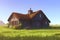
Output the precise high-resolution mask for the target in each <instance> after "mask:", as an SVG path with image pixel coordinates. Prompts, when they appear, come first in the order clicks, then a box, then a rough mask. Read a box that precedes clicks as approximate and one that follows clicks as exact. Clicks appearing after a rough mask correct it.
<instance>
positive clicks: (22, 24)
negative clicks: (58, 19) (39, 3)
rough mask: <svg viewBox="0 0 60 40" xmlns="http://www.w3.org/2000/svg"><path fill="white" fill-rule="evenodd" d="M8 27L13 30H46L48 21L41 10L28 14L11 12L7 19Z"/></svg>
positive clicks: (29, 11) (31, 11)
mask: <svg viewBox="0 0 60 40" xmlns="http://www.w3.org/2000/svg"><path fill="white" fill-rule="evenodd" d="M8 22H9V25H8V26H9V27H10V28H12V27H15V28H23V29H24V28H26V29H32V28H46V27H49V23H50V20H49V19H48V18H47V17H46V15H45V14H44V13H43V11H42V10H38V11H35V12H33V10H31V9H30V10H28V14H22V13H17V12H13V13H12V14H11V15H10V17H9V18H8Z"/></svg>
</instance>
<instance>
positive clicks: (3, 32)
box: [0, 26, 60, 38]
mask: <svg viewBox="0 0 60 40" xmlns="http://www.w3.org/2000/svg"><path fill="white" fill-rule="evenodd" d="M2 36H3V37H4V38H5V37H9V38H15V37H23V38H24V37H40V38H41V37H43V38H44V37H56V36H57V37H60V29H34V30H27V29H21V30H17V29H12V28H8V27H3V26H0V37H2ZM3 37H2V38H3Z"/></svg>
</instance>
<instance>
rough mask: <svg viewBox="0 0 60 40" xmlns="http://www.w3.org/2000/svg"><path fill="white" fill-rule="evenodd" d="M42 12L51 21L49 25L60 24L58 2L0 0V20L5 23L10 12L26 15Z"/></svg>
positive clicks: (49, 0)
mask: <svg viewBox="0 0 60 40" xmlns="http://www.w3.org/2000/svg"><path fill="white" fill-rule="evenodd" d="M30 8H32V10H33V11H37V10H42V11H43V12H44V13H45V15H46V16H47V17H48V18H49V20H50V21H51V24H60V0H0V20H2V21H3V22H5V23H7V22H8V21H7V20H8V18H9V16H10V15H11V13H12V12H19V13H24V14H27V11H28V10H29V9H30Z"/></svg>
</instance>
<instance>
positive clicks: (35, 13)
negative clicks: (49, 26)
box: [8, 10, 50, 22]
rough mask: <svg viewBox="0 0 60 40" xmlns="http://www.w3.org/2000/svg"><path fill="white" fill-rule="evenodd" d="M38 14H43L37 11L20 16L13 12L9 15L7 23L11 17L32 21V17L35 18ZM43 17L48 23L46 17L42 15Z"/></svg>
mask: <svg viewBox="0 0 60 40" xmlns="http://www.w3.org/2000/svg"><path fill="white" fill-rule="evenodd" d="M39 13H42V14H44V13H43V12H42V10H38V11H35V12H32V13H31V14H22V13H17V12H13V13H12V14H11V15H10V17H9V19H8V21H9V20H10V19H11V18H12V16H13V15H14V16H15V17H16V18H18V19H23V20H30V19H32V18H33V17H35V16H36V15H37V14H39ZM44 16H45V18H46V19H47V20H48V21H49V22H50V20H49V19H48V18H47V17H46V15H45V14H44Z"/></svg>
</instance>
